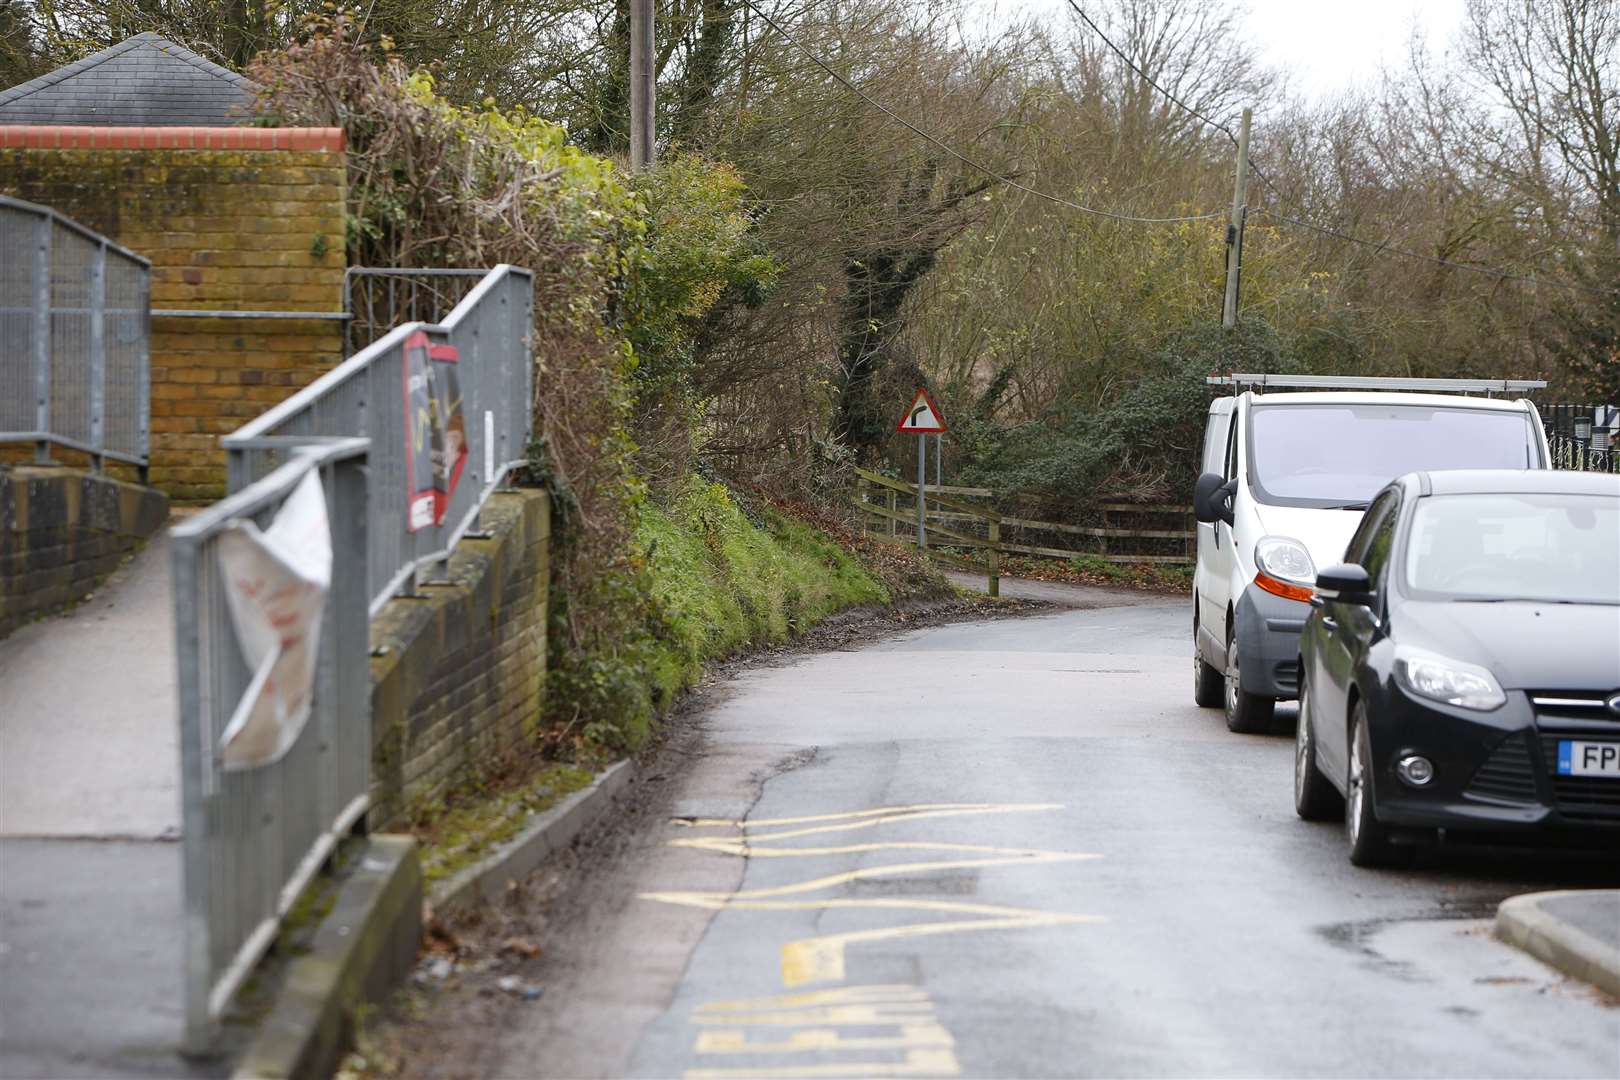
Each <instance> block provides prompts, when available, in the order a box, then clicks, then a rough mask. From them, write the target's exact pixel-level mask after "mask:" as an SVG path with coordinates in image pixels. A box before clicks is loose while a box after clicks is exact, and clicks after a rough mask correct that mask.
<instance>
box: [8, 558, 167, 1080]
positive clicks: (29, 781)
mask: <svg viewBox="0 0 1620 1080" xmlns="http://www.w3.org/2000/svg"><path fill="white" fill-rule="evenodd" d="M169 603H170V601H169V550H168V543H167V538H166V534H164V535H160V536H159V537H158V538H155V539H154V540H153V541H152V543H150V544H149V545H148V546H147V547H146V549H145V550H144V551H142V552H141V554H139V555H138V556H136V558H135V559H134V560H132V561H131V562H130V563H129V564H127V565H126V566H124V567H123V568H121V569H120V570H119V571H118V572H117V573H115V574H114V575H113V576H112V577H110V578H109V579H108V580H107V582H106V583H105V584H104V585H103V586H102V588H101V589H100V590H98V591H97V592H96V593H95V594H94V596H93V597H92V598H91V599H90V600H89V601H87V602H85V603H84V604H81V605H80V606H79V607H78V608H76V609H75V610H74V611H72V612H70V613H68V614H67V615H63V616H59V617H57V618H53V619H47V620H44V621H41V622H37V623H34V624H32V625H30V626H26V627H23V628H22V629H21V630H18V631H17V632H16V633H14V634H12V635H11V636H10V637H9V638H6V639H5V640H3V641H0V1077H3V1078H5V1080H23V1078H31V1077H40V1078H44V1077H51V1078H64V1080H65V1078H77V1077H108V1076H180V1075H189V1074H190V1073H191V1072H192V1070H191V1069H190V1067H188V1066H187V1065H186V1063H185V1062H184V1061H182V1060H181V1059H180V1058H179V1057H178V1056H176V1054H175V1052H174V1048H175V1046H176V1044H177V1042H178V1040H179V1036H180V1029H181V985H180V975H181V963H182V952H181V932H182V925H183V922H182V911H183V905H182V902H181V885H180V845H179V844H178V843H176V842H175V841H176V840H177V839H178V836H179V825H180V797H179V774H180V766H179V756H178V755H179V751H178V748H177V739H176V717H175V701H174V629H173V620H172V618H171V616H170V606H169Z"/></svg>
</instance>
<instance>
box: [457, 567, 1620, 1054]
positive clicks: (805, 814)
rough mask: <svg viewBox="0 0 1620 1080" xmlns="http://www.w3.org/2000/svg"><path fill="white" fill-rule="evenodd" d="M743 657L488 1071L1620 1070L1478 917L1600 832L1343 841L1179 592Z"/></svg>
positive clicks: (1597, 1030)
mask: <svg viewBox="0 0 1620 1080" xmlns="http://www.w3.org/2000/svg"><path fill="white" fill-rule="evenodd" d="M1076 595H1077V596H1079V597H1081V598H1082V600H1083V601H1086V602H1092V603H1095V602H1098V598H1099V596H1101V597H1102V598H1103V602H1109V603H1119V604H1123V605H1126V606H1116V607H1103V608H1093V609H1089V610H1071V611H1065V612H1061V613H1057V614H1052V615H1045V616H1038V617H1033V618H1026V619H1015V620H1005V621H999V622H985V623H968V624H958V625H953V626H946V627H942V628H937V629H930V630H924V631H919V632H914V633H911V634H908V635H906V636H904V637H901V638H899V639H895V640H891V641H888V642H885V643H881V644H877V645H873V646H868V647H864V648H859V649H855V650H851V651H843V652H833V653H825V654H820V655H814V656H808V657H802V658H798V659H794V660H792V661H790V662H787V663H785V664H783V665H781V666H776V667H770V668H761V669H755V670H752V671H749V672H746V673H744V674H743V675H741V676H740V677H738V678H737V679H735V680H734V681H733V682H732V683H731V684H730V685H729V686H728V687H726V688H725V690H724V692H723V694H722V695H720V697H719V700H718V701H717V703H716V704H715V705H714V706H713V707H712V708H711V709H710V710H709V711H708V712H707V713H706V714H705V715H704V716H703V717H702V718H701V719H702V723H703V726H704V728H705V738H704V739H703V741H702V745H701V749H700V752H696V753H694V754H693V755H692V756H691V760H689V761H687V762H686V763H685V764H684V765H683V766H682V767H681V768H680V769H679V770H678V771H676V772H673V773H672V774H671V775H670V776H669V777H668V778H667V780H666V782H665V783H666V786H667V787H669V788H670V789H671V790H670V792H669V794H668V796H667V802H666V804H665V806H664V809H663V812H661V813H660V814H659V815H658V816H657V817H656V818H655V819H654V820H652V821H650V822H649V823H648V825H647V827H646V828H645V829H644V830H642V831H643V833H644V834H645V835H642V836H639V837H637V838H634V839H633V841H632V842H630V843H628V844H627V845H625V846H624V847H623V848H622V849H621V850H622V854H621V855H620V856H619V857H618V858H616V859H612V860H607V863H606V865H603V866H602V867H600V868H599V869H598V870H595V871H593V872H592V880H591V882H590V884H589V887H588V889H587V894H588V896H589V897H590V900H589V903H587V904H585V905H584V906H583V908H582V909H581V910H579V911H577V912H576V913H575V914H574V915H573V916H571V917H570V921H569V924H568V926H567V927H566V932H565V933H564V934H563V935H562V937H563V940H562V942H561V944H560V945H558V946H555V948H556V949H557V952H555V953H554V954H553V955H552V957H551V959H552V961H553V963H554V964H555V972H554V974H553V976H552V981H551V982H550V983H549V985H548V987H547V993H546V995H545V998H544V999H543V1001H542V1002H540V1003H537V1004H536V1005H535V1006H534V1007H532V1008H525V1007H523V1006H515V1007H513V1008H512V1009H510V1010H509V1011H508V1012H507V1013H506V1014H505V1019H504V1020H503V1022H502V1024H501V1026H500V1028H499V1030H498V1031H495V1032H493V1033H491V1034H492V1038H491V1040H490V1041H489V1045H488V1046H487V1047H486V1050H485V1058H484V1064H483V1065H482V1066H481V1067H480V1068H481V1071H483V1072H485V1073H487V1074H489V1075H499V1076H541V1075H551V1076H619V1075H631V1076H638V1077H687V1078H691V1080H701V1078H710V1077H714V1078H722V1077H744V1076H757V1077H780V1078H787V1077H845V1076H849V1077H855V1076H865V1077H908V1076H957V1075H961V1076H1042V1077H1044V1076H1163V1075H1171V1076H1468V1077H1484V1076H1535V1077H1575V1076H1605V1077H1614V1076H1616V1075H1620V1007H1616V1005H1615V1004H1614V1003H1612V1002H1608V1003H1606V1002H1605V1001H1604V1000H1602V999H1601V998H1600V997H1599V996H1598V995H1597V994H1596V993H1595V992H1593V991H1591V990H1588V989H1587V988H1585V987H1583V986H1582V985H1581V984H1579V983H1575V982H1570V981H1568V980H1565V979H1563V978H1562V977H1561V976H1559V975H1558V974H1557V973H1556V972H1554V971H1553V970H1552V969H1550V968H1547V967H1544V966H1542V965H1541V964H1540V963H1538V962H1537V961H1535V960H1532V959H1530V958H1529V957H1527V956H1525V955H1523V954H1521V953H1519V952H1517V951H1516V950H1514V949H1512V948H1510V947H1508V946H1506V945H1503V944H1501V943H1499V942H1497V941H1495V940H1494V939H1493V938H1492V937H1491V936H1490V930H1489V921H1488V920H1489V918H1490V916H1491V914H1492V913H1493V911H1494V907H1495V904H1496V903H1497V902H1498V901H1500V900H1501V899H1503V898H1504V897H1506V896H1509V895H1512V894H1514V893H1517V892H1525V891H1531V890H1538V889H1543V888H1556V887H1570V886H1581V885H1597V884H1613V883H1614V882H1615V881H1616V879H1617V878H1620V866H1617V865H1616V864H1615V863H1614V861H1613V860H1608V859H1590V858H1583V859H1576V858H1570V857H1567V856H1565V857H1557V858H1553V857H1542V856H1535V855H1504V854H1502V853H1477V852H1476V853H1467V852H1463V853H1445V852H1442V853H1436V854H1434V855H1431V856H1430V857H1428V858H1426V859H1425V860H1424V861H1422V862H1421V863H1420V864H1419V865H1418V866H1417V867H1416V868H1414V869H1411V870H1403V871H1398V872H1393V871H1391V872H1385V871H1366V870H1357V869H1355V868H1353V867H1351V866H1350V865H1349V863H1348V862H1347V861H1346V858H1345V846H1344V841H1343V837H1342V836H1341V833H1340V829H1339V828H1338V827H1336V826H1334V825H1322V824H1307V823H1304V822H1301V821H1299V820H1297V819H1296V818H1295V816H1294V813H1293V810H1292V806H1291V802H1290V799H1291V788H1290V784H1291V776H1292V774H1291V768H1292V759H1291V754H1292V742H1291V739H1290V738H1289V737H1288V736H1287V735H1286V734H1279V735H1274V736H1238V735H1232V734H1230V733H1228V732H1227V731H1226V730H1225V727H1224V725H1223V723H1222V719H1221V715H1220V713H1219V712H1218V711H1215V710H1203V709H1198V708H1196V707H1195V706H1194V705H1193V704H1192V700H1191V698H1192V688H1191V673H1190V670H1189V669H1190V667H1191V665H1190V663H1189V659H1188V657H1189V651H1190V646H1189V641H1188V637H1189V633H1188V616H1187V610H1186V608H1187V604H1186V602H1185V601H1182V600H1179V599H1177V598H1165V597H1156V596H1143V595H1140V594H1138V595H1131V594H1126V593H1112V594H1099V593H1097V592H1096V591H1091V592H1082V593H1078V594H1076Z"/></svg>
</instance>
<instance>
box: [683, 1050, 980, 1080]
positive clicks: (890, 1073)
mask: <svg viewBox="0 0 1620 1080" xmlns="http://www.w3.org/2000/svg"><path fill="white" fill-rule="evenodd" d="M961 1072H962V1066H961V1065H960V1064H958V1062H957V1060H956V1055H955V1054H954V1053H952V1052H951V1051H950V1050H949V1049H932V1048H925V1049H915V1050H908V1051H906V1057H905V1060H904V1061H900V1062H894V1061H872V1062H862V1061H848V1062H837V1063H830V1064H823V1065H788V1066H784V1067H781V1068H774V1069H758V1068H743V1069H688V1070H686V1080H745V1078H749V1077H756V1078H758V1080H800V1078H803V1080H816V1078H819V1077H843V1076H850V1077H856V1076H860V1077H867V1076H870V1077H901V1076H959V1075H961Z"/></svg>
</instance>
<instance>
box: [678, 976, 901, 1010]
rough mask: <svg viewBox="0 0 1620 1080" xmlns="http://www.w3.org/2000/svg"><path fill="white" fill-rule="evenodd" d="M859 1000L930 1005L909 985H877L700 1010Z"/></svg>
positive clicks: (747, 1000)
mask: <svg viewBox="0 0 1620 1080" xmlns="http://www.w3.org/2000/svg"><path fill="white" fill-rule="evenodd" d="M856 1001H859V1002H872V1001H904V1002H913V1001H920V1002H925V1003H926V1002H927V1001H928V995H927V994H926V993H924V992H923V991H922V989H921V988H919V987H916V986H910V985H907V984H906V983H877V984H869V985H866V986H840V987H837V988H836V989H832V990H811V991H809V992H808V993H803V994H775V995H772V996H770V997H757V998H734V999H732V1000H729V1001H707V1002H704V1003H703V1004H702V1005H699V1006H698V1008H697V1011H698V1012H700V1013H705V1012H762V1011H764V1010H768V1009H797V1008H800V1007H802V1006H805V1005H829V1004H843V1003H847V1002H856Z"/></svg>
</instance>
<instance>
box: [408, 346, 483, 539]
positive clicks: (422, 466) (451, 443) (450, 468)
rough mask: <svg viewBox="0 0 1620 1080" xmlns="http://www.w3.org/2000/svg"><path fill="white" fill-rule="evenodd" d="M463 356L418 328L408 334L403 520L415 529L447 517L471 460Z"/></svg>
mask: <svg viewBox="0 0 1620 1080" xmlns="http://www.w3.org/2000/svg"><path fill="white" fill-rule="evenodd" d="M460 360H461V355H460V353H459V352H458V351H457V350H456V347H455V346H454V345H436V344H434V343H433V342H432V341H430V340H429V338H428V336H427V334H425V333H423V332H421V331H420V330H419V331H417V332H416V333H414V334H412V335H411V336H410V337H408V338H406V339H405V363H404V365H403V367H402V372H403V374H402V378H403V380H404V392H405V421H406V422H405V498H406V503H405V505H406V515H405V521H406V528H408V529H409V530H410V531H411V532H416V531H417V530H419V529H425V528H427V527H428V526H430V525H437V524H439V523H440V522H442V521H443V520H444V515H445V512H446V511H447V510H448V509H449V508H450V497H451V496H452V495H454V494H455V490H456V484H457V483H458V482H459V481H460V480H461V471H462V469H463V468H464V467H465V466H466V464H467V418H466V416H465V413H464V410H463V408H462V399H461V378H460V376H459V374H458V365H459V363H460Z"/></svg>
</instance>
